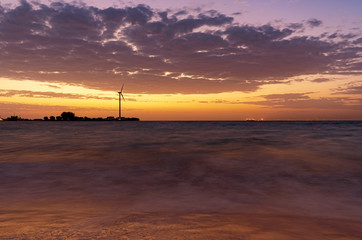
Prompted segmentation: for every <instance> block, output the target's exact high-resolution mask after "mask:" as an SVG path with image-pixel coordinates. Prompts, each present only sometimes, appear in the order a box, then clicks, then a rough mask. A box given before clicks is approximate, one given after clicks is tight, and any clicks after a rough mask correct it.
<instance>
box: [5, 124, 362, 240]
mask: <svg viewBox="0 0 362 240" xmlns="http://www.w3.org/2000/svg"><path fill="white" fill-rule="evenodd" d="M0 128H1V129H0V131H1V135H2V139H6V141H2V142H1V143H0V152H1V156H0V191H1V192H0V193H1V196H0V202H1V206H6V207H2V208H1V213H2V214H1V217H0V227H1V228H2V229H4V231H2V233H0V237H5V238H11V237H13V238H16V237H18V236H31V237H34V236H48V235H49V234H50V235H51V234H54V236H58V235H57V234H59V236H60V237H65V236H68V237H73V238H74V239H77V236H78V237H80V236H82V237H85V238H87V236H88V235H89V236H91V235H92V234H94V236H101V235H102V234H103V233H102V231H103V230H104V231H106V232H105V233H104V236H107V239H109V238H111V237H112V236H111V235H110V234H111V232H113V233H114V234H115V233H116V232H119V233H120V234H121V233H122V234H123V235H124V236H126V235H127V231H128V233H130V235H128V236H129V238H130V239H135V238H142V236H138V235H137V234H138V233H139V234H146V235H147V234H151V233H152V234H154V236H156V235H157V234H156V232H157V231H156V230H157V229H158V228H157V226H156V224H155V222H160V224H161V227H160V228H162V229H163V230H162V231H160V232H161V233H162V234H163V235H162V234H161V233H160V234H161V235H159V237H160V238H162V239H167V236H171V235H172V231H174V232H175V233H177V232H178V233H181V232H183V233H184V234H185V232H186V233H188V234H190V233H191V232H192V233H194V234H195V236H198V237H199V238H198V239H200V238H201V237H204V238H205V239H212V238H207V237H206V236H219V237H215V239H221V238H223V237H225V236H227V234H229V235H228V236H234V235H233V234H235V233H237V234H240V236H244V237H245V238H246V237H248V236H249V237H250V236H254V237H255V238H252V239H258V238H260V239H262V237H263V236H264V238H267V237H266V236H268V234H274V235H273V236H274V237H278V239H283V237H284V238H286V239H290V238H291V237H293V239H298V237H300V239H308V238H307V237H306V236H313V237H312V238H311V239H316V238H318V236H319V235H318V234H322V232H323V231H324V232H325V231H328V232H332V233H333V234H335V235H333V234H332V235H333V236H342V235H343V236H344V235H345V236H348V237H349V238H350V239H353V237H354V236H357V235H356V234H357V233H360V232H358V231H360V230H358V229H359V228H355V226H356V224H360V223H361V222H360V220H361V216H362V210H361V208H360V206H361V205H362V198H361V197H362V189H361V186H362V185H361V183H362V174H361V173H362V164H361V159H362V152H361V151H360V150H358V149H359V146H360V143H361V140H362V135H361V134H360V132H361V129H362V124H361V123H360V122H350V123H348V122H345V123H340V122H337V123H333V122H323V123H318V122H314V123H309V122H299V123H296V122H294V123H290V122H279V123H275V122H274V123H270V122H269V123H268V122H256V123H245V122H244V123H243V122H127V123H125V122H122V123H119V122H114V123H113V122H112V123H108V122H107V123H102V122H95V123H93V122H90V123H83V122H71V123H62V122H59V123H58V122H54V123H53V122H51V123H48V122H16V123H11V122H6V123H5V124H1V125H0ZM203 214H205V215H203ZM205 216H206V217H205ZM247 219H249V220H247ZM250 219H252V220H250ZM311 219H314V220H313V221H316V222H318V224H319V227H320V228H321V229H318V227H316V226H314V227H312V226H311V223H310V221H312V220H311ZM341 219H343V221H341ZM195 222H197V224H196V225H193V224H195ZM272 223H273V224H274V225H275V224H276V223H278V224H276V225H275V226H274V225H273V227H270V226H269V225H270V224H272ZM337 223H339V224H337ZM120 225H122V226H125V227H124V228H121V226H120ZM195 226H199V228H198V227H195ZM268 226H269V227H268ZM286 227H287V228H288V229H290V228H292V230H290V231H285V230H283V229H285V228H286ZM305 227H308V228H312V229H314V230H313V231H314V233H313V234H312V235H308V232H309V230H305V229H304V228H305ZM40 229H43V230H40ZM115 229H118V230H115ZM142 229H143V230H144V231H143V230H142ZM166 229H171V230H170V231H166ZM202 229H208V230H202ZM303 229H304V230H303ZM142 231H143V233H142ZM70 232H72V234H73V233H76V235H74V236H73V235H67V234H70ZM256 232H258V234H259V235H258V234H256ZM211 233H213V234H216V235H211ZM1 234H2V235H1ZM21 234H25V235H21ZM39 234H40V235H39ZM42 234H43V235H42ZM47 234H48V235H47ZM77 234H78V235H77ZM107 234H108V235H107ZM155 234H156V235H155ZM170 234H171V235H170ZM218 234H219V235H218ZM243 234H244V235H243ZM253 234H256V235H253ZM50 235H49V236H50ZM123 235H122V236H123ZM322 235H323V234H322ZM322 235H320V236H322ZM49 236H48V237H49ZM137 236H138V237H137ZM185 236H186V235H185ZM188 236H190V237H187V238H186V239H190V238H192V237H191V236H193V235H192V234H191V235H188ZM270 236H271V235H270ZM113 237H114V238H115V239H118V238H117V236H116V235H114V236H113ZM329 237H330V238H329V239H334V238H333V237H331V236H329ZM94 238H95V237H94ZM240 239H243V238H242V237H240ZM336 239H337V237H336Z"/></svg>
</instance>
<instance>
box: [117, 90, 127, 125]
mask: <svg viewBox="0 0 362 240" xmlns="http://www.w3.org/2000/svg"><path fill="white" fill-rule="evenodd" d="M123 87H124V83H123V84H122V88H121V91H119V92H118V101H119V103H118V120H122V114H121V107H122V106H121V102H122V98H123V101H126V99H124V97H123V93H122V91H123Z"/></svg>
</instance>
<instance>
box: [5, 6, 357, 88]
mask: <svg viewBox="0 0 362 240" xmlns="http://www.w3.org/2000/svg"><path fill="white" fill-rule="evenodd" d="M0 11H2V12H3V13H2V18H0V77H7V78H13V79H34V80H38V81H47V82H65V83H70V84H82V85H85V86H87V87H91V88H96V89H103V90H116V89H118V88H119V86H120V83H121V82H125V83H126V84H127V90H128V92H130V93H216V92H229V91H255V90H257V89H258V88H259V87H260V86H262V85H265V84H276V83H281V82H286V81H288V80H287V79H288V78H289V77H295V76H299V75H304V74H323V73H326V72H328V73H339V74H349V73H355V72H356V71H360V70H361V61H360V59H359V55H358V52H360V51H361V49H360V48H358V47H356V45H353V41H354V42H355V44H356V43H358V39H357V40H353V39H354V38H358V36H355V37H354V36H353V37H354V38H352V35H350V38H349V37H345V39H343V41H342V40H341V42H332V41H329V40H328V41H327V40H323V38H322V37H320V38H319V37H310V36H301V35H300V34H299V35H295V34H293V33H295V31H298V28H300V27H301V26H302V25H300V24H302V23H293V24H292V25H289V26H288V27H285V28H277V27H274V26H272V25H269V24H268V25H262V26H250V25H241V24H238V23H236V22H234V18H233V17H230V16H226V15H224V14H221V13H219V12H217V11H203V10H202V9H200V10H199V11H197V12H196V13H195V11H189V10H182V11H180V12H176V13H172V12H171V11H158V10H155V9H152V8H151V7H149V6H146V5H138V6H135V7H125V8H116V7H110V8H106V9H99V8H96V7H89V6H86V5H76V4H71V3H64V2H52V3H51V4H48V5H46V4H40V3H36V2H31V3H29V2H27V1H25V0H23V1H21V2H20V5H19V6H17V7H15V8H10V9H9V8H1V9H0ZM308 24H309V25H311V26H319V25H321V21H319V20H316V19H311V20H309V21H308ZM329 35H330V34H329ZM341 72H343V73H341Z"/></svg>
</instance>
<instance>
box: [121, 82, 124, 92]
mask: <svg viewBox="0 0 362 240" xmlns="http://www.w3.org/2000/svg"><path fill="white" fill-rule="evenodd" d="M123 87H124V83H123V84H122V88H121V93H122V91H123Z"/></svg>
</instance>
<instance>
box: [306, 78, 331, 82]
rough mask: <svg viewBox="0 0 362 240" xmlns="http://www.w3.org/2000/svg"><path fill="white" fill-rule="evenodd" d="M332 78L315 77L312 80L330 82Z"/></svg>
mask: <svg viewBox="0 0 362 240" xmlns="http://www.w3.org/2000/svg"><path fill="white" fill-rule="evenodd" d="M329 81H330V79H328V78H316V79H313V80H311V82H315V83H322V82H329Z"/></svg>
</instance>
